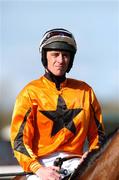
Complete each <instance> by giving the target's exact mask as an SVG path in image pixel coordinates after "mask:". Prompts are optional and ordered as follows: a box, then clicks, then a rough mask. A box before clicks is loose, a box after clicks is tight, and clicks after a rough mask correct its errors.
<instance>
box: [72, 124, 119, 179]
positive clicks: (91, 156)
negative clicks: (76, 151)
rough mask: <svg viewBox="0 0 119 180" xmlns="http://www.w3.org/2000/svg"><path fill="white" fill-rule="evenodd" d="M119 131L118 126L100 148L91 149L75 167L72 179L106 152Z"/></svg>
mask: <svg viewBox="0 0 119 180" xmlns="http://www.w3.org/2000/svg"><path fill="white" fill-rule="evenodd" d="M116 133H119V127H118V128H116V129H115V130H114V131H113V132H111V133H110V134H109V135H108V136H107V137H106V139H105V141H104V142H103V144H102V145H101V146H100V148H99V149H94V150H92V151H90V152H89V153H88V155H87V157H86V158H85V159H84V160H83V162H82V163H81V164H80V165H79V166H78V167H77V169H75V171H74V173H73V175H72V177H71V179H74V178H76V177H77V175H78V178H79V176H81V175H82V174H83V173H84V172H85V171H86V170H87V169H88V168H89V167H90V166H91V165H92V164H93V163H94V162H95V161H96V159H97V158H98V157H99V156H101V154H102V153H103V152H104V150H105V149H106V147H107V146H108V144H109V143H110V142H111V140H112V138H113V136H114V135H115V134H116Z"/></svg>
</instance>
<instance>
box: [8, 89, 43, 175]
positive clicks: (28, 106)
mask: <svg viewBox="0 0 119 180" xmlns="http://www.w3.org/2000/svg"><path fill="white" fill-rule="evenodd" d="M36 108H37V107H35V104H34V103H32V102H31V99H30V97H29V94H28V93H27V92H25V91H22V92H21V93H20V94H19V95H18V97H17V98H16V102H15V106H14V110H13V116H12V122H11V146H12V149H13V152H14V156H15V157H16V159H17V160H18V162H19V164H20V165H21V167H22V168H23V169H24V171H26V172H29V171H32V172H36V171H37V170H38V169H39V168H40V167H41V165H40V163H39V162H38V160H37V158H38V157H37V156H36V155H35V154H34V153H33V151H32V140H33V137H34V118H35V113H36V112H35V111H36Z"/></svg>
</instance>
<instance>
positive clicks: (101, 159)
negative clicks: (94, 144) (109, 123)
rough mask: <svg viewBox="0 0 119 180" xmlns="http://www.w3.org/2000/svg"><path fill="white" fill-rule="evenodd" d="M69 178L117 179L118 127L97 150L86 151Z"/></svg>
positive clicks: (87, 179) (118, 166) (71, 179)
mask: <svg viewBox="0 0 119 180" xmlns="http://www.w3.org/2000/svg"><path fill="white" fill-rule="evenodd" d="M69 179H70V180H112V179H113V180H119V128H117V129H116V130H114V131H113V132H112V133H111V134H109V135H108V136H107V139H106V141H105V142H104V144H103V145H102V146H101V147H100V148H99V149H98V150H93V151H91V152H89V153H88V155H87V157H86V158H85V160H84V161H83V162H82V163H81V164H80V165H79V166H78V167H77V169H76V170H75V171H74V173H73V174H72V175H71V176H70V177H69ZM69 179H68V180H69Z"/></svg>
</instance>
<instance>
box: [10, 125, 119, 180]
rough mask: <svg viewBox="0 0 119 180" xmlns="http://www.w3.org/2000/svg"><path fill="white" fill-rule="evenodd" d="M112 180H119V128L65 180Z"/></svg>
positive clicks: (91, 152)
mask: <svg viewBox="0 0 119 180" xmlns="http://www.w3.org/2000/svg"><path fill="white" fill-rule="evenodd" d="M65 160H68V159H66V158H65ZM62 163H63V159H62ZM112 179H113V180H119V128H117V129H116V130H114V131H113V132H112V133H110V134H109V135H108V136H107V138H106V141H105V142H104V143H103V145H101V146H100V148H99V149H94V150H92V151H90V152H89V153H88V154H87V156H86V157H85V158H84V160H83V161H82V163H81V164H79V165H78V167H77V168H76V169H75V170H74V172H73V173H72V174H71V175H69V176H66V177H65V178H64V179H63V180H112ZM13 180H26V176H25V174H24V176H21V175H19V176H16V177H14V178H13Z"/></svg>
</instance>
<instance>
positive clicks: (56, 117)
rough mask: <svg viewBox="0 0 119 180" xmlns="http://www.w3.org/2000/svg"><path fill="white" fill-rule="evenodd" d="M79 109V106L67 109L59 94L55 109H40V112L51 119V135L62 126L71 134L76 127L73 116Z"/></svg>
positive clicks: (74, 131)
mask: <svg viewBox="0 0 119 180" xmlns="http://www.w3.org/2000/svg"><path fill="white" fill-rule="evenodd" d="M81 110H82V109H81V108H75V109H67V106H66V103H65V101H64V99H63V98H62V97H61V96H59V97H58V103H57V109H56V110H55V111H54V110H49V111H41V110H40V112H41V113H42V114H43V115H45V116H47V117H48V118H49V119H50V120H52V121H53V128H52V132H51V136H54V135H55V134H56V133H57V132H59V131H60V130H61V129H62V128H64V127H65V128H67V129H69V130H70V131H71V132H72V133H73V134H75V133H76V127H75V125H74V122H73V118H74V117H75V116H76V115H77V114H78V113H79V112H80V111H81Z"/></svg>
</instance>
